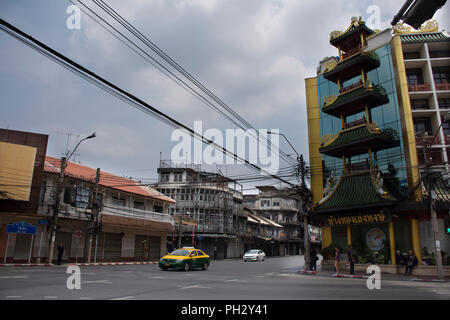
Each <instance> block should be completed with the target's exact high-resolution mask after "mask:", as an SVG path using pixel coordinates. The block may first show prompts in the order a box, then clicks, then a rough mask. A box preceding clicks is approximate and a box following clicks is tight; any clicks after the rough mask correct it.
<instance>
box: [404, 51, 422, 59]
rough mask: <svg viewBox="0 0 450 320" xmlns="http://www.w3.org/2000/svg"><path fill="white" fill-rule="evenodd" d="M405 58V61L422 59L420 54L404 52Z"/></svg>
mask: <svg viewBox="0 0 450 320" xmlns="http://www.w3.org/2000/svg"><path fill="white" fill-rule="evenodd" d="M403 57H404V58H405V60H408V59H420V54H419V53H418V52H403Z"/></svg>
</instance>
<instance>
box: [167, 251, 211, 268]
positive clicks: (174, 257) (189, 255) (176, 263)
mask: <svg viewBox="0 0 450 320" xmlns="http://www.w3.org/2000/svg"><path fill="white" fill-rule="evenodd" d="M210 263H211V259H210V257H209V256H208V255H207V254H206V253H204V252H203V251H202V250H199V249H195V248H194V247H183V248H179V249H176V250H175V251H172V252H171V253H169V254H167V255H165V256H164V257H162V258H161V259H160V260H159V267H160V268H161V269H162V270H168V269H183V270H185V271H189V270H191V269H194V268H202V269H203V270H206V269H208V267H209V264H210Z"/></svg>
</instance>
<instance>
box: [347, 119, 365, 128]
mask: <svg viewBox="0 0 450 320" xmlns="http://www.w3.org/2000/svg"><path fill="white" fill-rule="evenodd" d="M366 123H367V120H366V117H365V116H363V118H362V119H360V120H356V121H353V122H349V123H345V124H344V129H349V128H353V127H356V126H359V125H362V124H366Z"/></svg>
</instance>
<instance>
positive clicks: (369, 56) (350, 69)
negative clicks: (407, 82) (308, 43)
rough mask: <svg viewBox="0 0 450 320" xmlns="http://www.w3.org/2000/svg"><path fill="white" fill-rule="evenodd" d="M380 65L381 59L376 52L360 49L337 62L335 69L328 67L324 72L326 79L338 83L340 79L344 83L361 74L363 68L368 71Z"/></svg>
mask: <svg viewBox="0 0 450 320" xmlns="http://www.w3.org/2000/svg"><path fill="white" fill-rule="evenodd" d="M379 66H380V59H379V58H378V55H377V54H376V53H375V52H366V51H359V52H358V53H356V54H354V55H353V56H351V57H349V58H347V59H345V60H342V61H340V62H338V63H337V65H336V67H334V68H333V69H331V70H330V69H328V71H327V72H325V73H324V74H323V76H324V77H325V79H327V80H330V81H333V82H335V83H337V81H338V80H340V81H341V83H343V82H344V81H347V80H349V79H351V78H354V77H356V76H358V75H360V74H361V69H362V68H364V70H365V71H366V72H369V71H371V70H373V69H376V68H378V67H379Z"/></svg>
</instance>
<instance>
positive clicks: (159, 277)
mask: <svg viewBox="0 0 450 320" xmlns="http://www.w3.org/2000/svg"><path fill="white" fill-rule="evenodd" d="M152 279H167V277H152Z"/></svg>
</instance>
